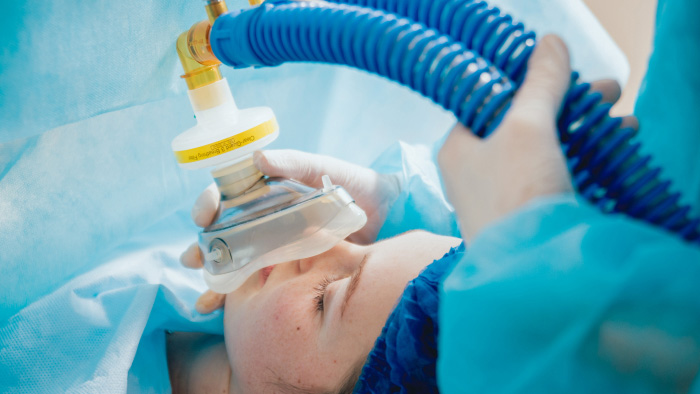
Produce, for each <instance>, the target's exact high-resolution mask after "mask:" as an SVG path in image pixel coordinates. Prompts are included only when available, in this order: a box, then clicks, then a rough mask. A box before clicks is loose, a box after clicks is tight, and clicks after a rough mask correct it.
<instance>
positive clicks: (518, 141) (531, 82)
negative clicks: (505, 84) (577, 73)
mask: <svg viewBox="0 0 700 394" xmlns="http://www.w3.org/2000/svg"><path fill="white" fill-rule="evenodd" d="M570 78H571V68H570V64H569V52H568V50H567V48H566V45H565V44H564V42H563V41H561V39H559V38H558V37H556V36H547V37H544V38H543V39H542V41H541V42H540V43H539V44H538V45H537V48H536V50H535V52H534V53H533V54H532V57H531V58H530V63H529V69H528V73H527V76H526V79H525V82H524V83H523V86H522V87H521V88H520V90H519V91H518V93H517V94H516V96H515V98H514V100H513V104H512V106H511V108H510V110H509V111H508V113H507V114H506V116H505V118H504V119H503V122H502V123H501V125H500V126H499V127H498V129H497V130H496V131H495V132H494V133H493V134H492V135H491V136H489V137H488V138H486V139H484V140H482V139H479V138H477V137H476V136H474V134H472V133H471V132H470V131H469V130H467V129H466V128H465V127H464V126H462V125H460V124H458V125H457V126H455V128H454V129H453V130H452V132H451V133H450V135H449V136H448V138H447V140H446V141H445V143H444V145H443V146H442V148H441V149H440V152H439V154H438V161H439V165H440V168H441V170H442V176H443V181H444V185H445V191H446V193H447V197H448V199H449V201H450V202H451V203H452V205H453V206H454V208H455V211H456V213H457V217H458V219H459V222H460V229H461V231H462V236H463V237H464V238H465V239H466V240H471V239H472V238H473V237H474V236H475V235H476V234H477V233H479V232H480V231H481V230H482V229H483V228H485V227H486V226H488V225H489V224H491V223H493V222H494V221H496V220H498V219H499V218H501V217H504V216H506V215H507V214H509V213H511V212H513V211H515V210H516V209H518V208H520V207H521V206H523V205H524V204H526V203H527V202H529V201H530V200H532V199H534V198H536V197H540V196H546V195H553V194H558V193H565V192H571V191H573V188H572V184H571V178H570V175H569V171H568V170H567V166H566V162H565V160H564V155H563V153H562V150H561V147H560V144H559V141H558V138H557V133H556V131H557V128H556V119H557V115H558V112H559V109H560V107H561V103H562V101H563V99H564V95H565V94H566V92H567V90H568V88H569V84H570V82H571V81H570ZM593 89H594V90H598V91H600V92H601V93H602V95H603V100H604V101H606V102H611V103H613V102H616V101H617V100H618V99H619V98H620V87H619V85H618V84H617V83H616V82H614V81H601V82H598V83H595V84H593ZM636 123H637V121H636V119H634V118H633V117H628V118H625V120H624V125H625V126H628V127H638V125H637V124H636Z"/></svg>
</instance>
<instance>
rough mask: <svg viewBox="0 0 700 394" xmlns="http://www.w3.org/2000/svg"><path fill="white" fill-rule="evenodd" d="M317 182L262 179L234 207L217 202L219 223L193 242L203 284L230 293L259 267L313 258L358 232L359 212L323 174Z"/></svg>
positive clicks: (361, 223) (363, 219)
mask: <svg viewBox="0 0 700 394" xmlns="http://www.w3.org/2000/svg"><path fill="white" fill-rule="evenodd" d="M323 181H324V187H323V188H322V189H313V188H310V187H308V186H305V185H302V184H300V183H298V182H296V181H293V180H289V179H282V178H263V179H261V180H260V181H259V182H258V184H257V185H255V186H254V187H251V189H250V190H249V191H248V192H246V193H245V194H243V195H241V196H240V197H238V198H237V200H238V199H242V200H238V201H237V205H236V206H233V207H228V208H227V204H226V202H223V203H222V207H223V211H222V212H221V215H220V216H219V219H218V220H217V221H216V222H215V223H213V224H212V225H211V226H209V227H207V228H205V229H204V231H202V233H201V234H200V238H199V245H200V248H201V249H202V251H204V253H205V262H204V267H205V272H204V279H205V281H206V282H207V285H208V286H209V287H210V288H211V289H212V290H214V291H216V292H218V293H229V292H232V291H234V290H236V289H237V288H238V287H240V286H241V284H243V283H244V282H245V281H246V280H247V279H248V278H249V277H250V276H251V275H253V274H254V273H256V272H257V271H259V270H261V269H263V268H265V267H269V266H271V265H275V264H279V263H283V262H288V261H295V260H298V259H303V258H307V257H312V256H316V255H318V254H321V253H323V252H325V251H327V250H329V249H331V248H332V247H333V246H335V245H336V244H337V243H338V242H340V241H342V240H343V239H345V238H346V237H347V236H348V235H350V234H352V233H354V232H356V231H358V230H359V229H361V228H362V227H363V226H364V225H365V223H366V222H367V216H366V215H365V212H364V211H363V210H362V209H361V208H360V207H358V206H357V204H355V202H354V200H353V199H352V197H350V195H349V194H348V193H347V192H346V191H345V189H343V188H342V187H340V186H334V185H332V184H331V182H330V180H329V179H328V177H327V176H324V179H323ZM241 201H244V202H241Z"/></svg>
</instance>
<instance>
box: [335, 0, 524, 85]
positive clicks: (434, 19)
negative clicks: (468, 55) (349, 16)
mask: <svg viewBox="0 0 700 394" xmlns="http://www.w3.org/2000/svg"><path fill="white" fill-rule="evenodd" d="M328 2H330V3H338V4H350V5H357V6H361V7H370V8H375V9H378V10H383V11H386V12H389V13H392V14H396V15H399V16H403V17H406V18H409V19H412V20H414V21H416V22H420V23H422V24H424V25H426V26H427V27H430V28H433V29H435V30H437V31H439V32H440V33H442V34H445V35H448V36H450V37H452V38H453V39H454V40H455V41H459V42H461V43H463V44H464V45H466V47H467V48H468V49H471V50H473V51H475V52H477V53H479V54H480V55H481V56H482V57H483V58H485V59H487V60H489V61H491V63H493V64H494V65H495V66H496V67H497V68H498V69H499V70H502V71H503V72H504V73H505V74H506V75H508V76H509V77H510V79H511V80H512V81H515V82H517V83H518V84H520V82H522V80H523V78H524V77H525V71H526V70H527V60H528V59H529V58H530V54H532V51H533V50H534V49H535V43H536V42H535V38H536V37H535V33H534V32H531V31H527V30H525V26H524V25H523V24H522V23H515V22H514V21H513V18H512V17H511V16H510V15H507V14H505V13H502V12H501V10H500V9H498V8H497V7H489V5H488V4H487V3H486V2H484V1H478V0H328Z"/></svg>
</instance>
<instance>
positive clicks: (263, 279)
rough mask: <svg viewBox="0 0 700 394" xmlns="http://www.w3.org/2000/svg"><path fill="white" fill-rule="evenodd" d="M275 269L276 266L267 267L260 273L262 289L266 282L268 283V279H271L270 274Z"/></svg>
mask: <svg viewBox="0 0 700 394" xmlns="http://www.w3.org/2000/svg"><path fill="white" fill-rule="evenodd" d="M273 269H275V266H274V265H271V266H269V267H265V268H263V269H261V270H260V271H259V272H260V286H261V287H262V286H264V285H265V282H267V278H269V277H270V273H271V272H272V270H273Z"/></svg>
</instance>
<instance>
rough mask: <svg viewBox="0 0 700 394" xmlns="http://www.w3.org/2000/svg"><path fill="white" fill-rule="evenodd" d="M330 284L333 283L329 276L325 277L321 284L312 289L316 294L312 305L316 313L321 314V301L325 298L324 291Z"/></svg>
mask: <svg viewBox="0 0 700 394" xmlns="http://www.w3.org/2000/svg"><path fill="white" fill-rule="evenodd" d="M331 283H333V279H332V278H331V277H329V276H326V277H324V278H323V279H322V280H321V283H319V284H318V285H316V287H314V291H315V292H316V297H314V303H315V305H316V311H317V312H323V299H324V297H325V296H326V289H328V285H330V284H331Z"/></svg>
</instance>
